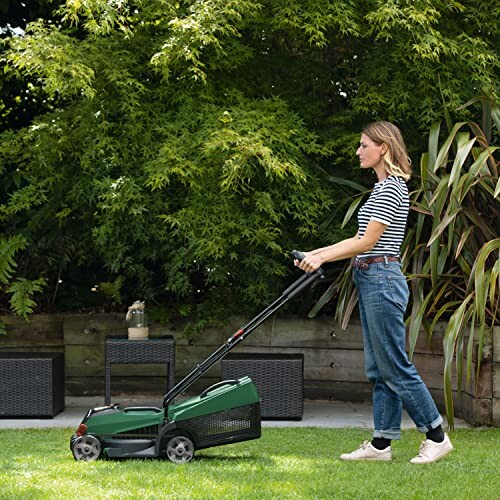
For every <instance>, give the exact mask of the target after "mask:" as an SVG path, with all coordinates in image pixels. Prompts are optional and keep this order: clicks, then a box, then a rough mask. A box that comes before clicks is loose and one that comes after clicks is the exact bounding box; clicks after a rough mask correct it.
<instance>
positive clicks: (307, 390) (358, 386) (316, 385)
mask: <svg viewBox="0 0 500 500" xmlns="http://www.w3.org/2000/svg"><path fill="white" fill-rule="evenodd" d="M371 394H372V385H371V384H370V383H369V382H363V383H361V382H330V381H324V380H305V381H304V396H305V398H306V399H312V400H317V399H322V400H331V401H335V400H337V401H358V402H359V401H371V399H372V395H371Z"/></svg>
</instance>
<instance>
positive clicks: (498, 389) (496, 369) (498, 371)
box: [492, 363, 500, 398]
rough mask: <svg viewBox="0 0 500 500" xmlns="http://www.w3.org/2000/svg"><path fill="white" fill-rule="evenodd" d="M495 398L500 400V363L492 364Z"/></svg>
mask: <svg viewBox="0 0 500 500" xmlns="http://www.w3.org/2000/svg"><path fill="white" fill-rule="evenodd" d="M492 372H493V373H492V379H493V380H492V385H493V397H494V398H500V363H493V364H492Z"/></svg>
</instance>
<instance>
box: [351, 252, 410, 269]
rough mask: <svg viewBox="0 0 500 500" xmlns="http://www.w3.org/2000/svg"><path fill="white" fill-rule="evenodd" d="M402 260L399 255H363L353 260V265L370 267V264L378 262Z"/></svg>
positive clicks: (359, 267) (358, 267)
mask: <svg viewBox="0 0 500 500" xmlns="http://www.w3.org/2000/svg"><path fill="white" fill-rule="evenodd" d="M385 261H387V262H401V259H400V258H399V257H395V256H393V255H385V256H384V255H381V256H380V257H361V258H359V259H358V258H356V259H353V260H352V267H355V268H357V269H368V268H369V267H370V264H375V263H377V262H385Z"/></svg>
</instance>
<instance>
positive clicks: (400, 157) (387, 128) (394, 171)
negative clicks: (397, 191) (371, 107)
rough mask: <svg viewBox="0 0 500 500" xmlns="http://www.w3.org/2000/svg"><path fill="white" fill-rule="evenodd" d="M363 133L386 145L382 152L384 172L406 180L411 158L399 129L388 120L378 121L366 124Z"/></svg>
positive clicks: (409, 175) (377, 142) (408, 174)
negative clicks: (384, 150) (383, 152)
mask: <svg viewBox="0 0 500 500" xmlns="http://www.w3.org/2000/svg"><path fill="white" fill-rule="evenodd" d="M363 134H366V135H367V136H368V137H369V138H370V139H371V140H372V141H373V142H374V143H375V144H378V145H381V144H385V145H386V146H387V152H386V153H385V154H384V161H385V170H386V172H387V173H388V174H389V175H395V176H397V177H402V178H403V179H404V180H405V181H408V180H409V179H410V177H411V159H410V157H409V156H408V152H407V151H406V145H405V141H404V139H403V135H402V134H401V130H399V128H398V127H396V125H394V124H392V123H390V122H385V121H380V122H373V123H370V124H368V125H367V126H366V127H365V128H364V129H363Z"/></svg>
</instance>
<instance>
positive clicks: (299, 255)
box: [290, 250, 306, 262]
mask: <svg viewBox="0 0 500 500" xmlns="http://www.w3.org/2000/svg"><path fill="white" fill-rule="evenodd" d="M290 253H291V254H292V257H293V258H294V259H297V260H298V261H299V262H300V261H302V260H304V259H305V258H306V256H305V255H304V254H303V253H302V252H299V251H298V250H292V251H291V252H290Z"/></svg>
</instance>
